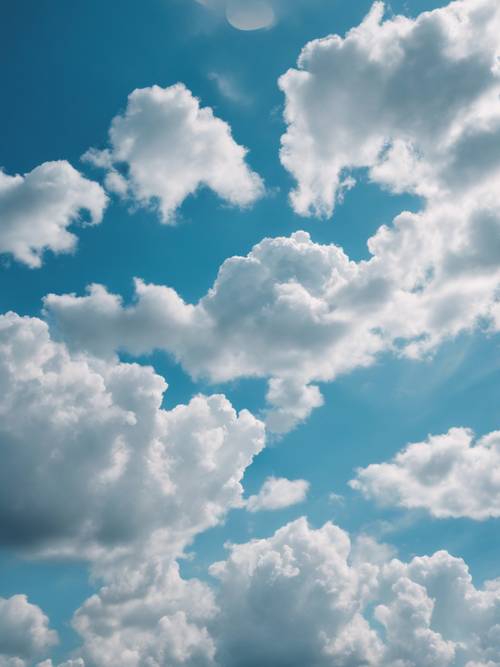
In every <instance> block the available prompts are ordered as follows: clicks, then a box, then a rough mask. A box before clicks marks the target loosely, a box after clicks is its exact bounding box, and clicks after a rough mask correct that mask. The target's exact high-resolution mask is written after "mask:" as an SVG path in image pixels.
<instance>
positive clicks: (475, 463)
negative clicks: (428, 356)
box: [350, 428, 500, 520]
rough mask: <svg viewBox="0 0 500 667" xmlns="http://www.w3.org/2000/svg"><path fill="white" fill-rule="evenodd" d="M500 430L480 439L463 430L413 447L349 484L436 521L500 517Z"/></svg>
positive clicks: (365, 470) (362, 471)
mask: <svg viewBox="0 0 500 667" xmlns="http://www.w3.org/2000/svg"><path fill="white" fill-rule="evenodd" d="M499 471H500V432H499V431H494V432H492V433H489V434H488V435H485V436H484V437H482V438H480V439H479V440H477V441H475V439H474V434H473V433H472V432H471V431H470V430H467V429H464V428H452V429H450V430H449V431H448V433H445V434H444V435H438V436H429V438H428V439H427V440H426V441H425V442H418V443H413V444H410V445H408V447H406V449H404V450H403V451H401V452H399V453H398V454H396V456H395V457H394V458H393V459H392V460H391V461H390V462H389V463H380V464H372V465H369V466H368V467H367V468H361V469H359V470H358V471H357V476H356V479H354V480H352V481H351V482H350V484H351V486H352V487H353V488H354V489H357V490H359V491H361V492H362V493H363V495H364V496H365V497H367V498H370V499H373V500H376V501H377V502H379V503H381V504H383V505H388V506H397V507H405V508H408V509H416V508H419V509H425V510H426V511H428V512H429V513H430V514H432V515H433V516H435V517H439V518H444V517H468V518H471V519H479V520H481V519H488V518H494V517H496V518H498V517H500V472H499Z"/></svg>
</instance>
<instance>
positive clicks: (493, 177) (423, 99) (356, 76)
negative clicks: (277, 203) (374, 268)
mask: <svg viewBox="0 0 500 667" xmlns="http://www.w3.org/2000/svg"><path fill="white" fill-rule="evenodd" d="M383 16H384V3H382V2H375V4H374V5H373V8H372V10H371V12H370V13H369V15H368V16H367V18H366V19H365V20H364V21H363V23H362V24H361V25H360V26H358V27H356V28H353V29H352V30H350V31H349V32H348V33H347V35H346V36H345V38H341V37H339V36H338V35H332V36H329V37H325V38H324V39H318V40H315V41H312V42H310V43H308V44H307V45H306V46H305V47H304V49H303V51H302V53H301V55H300V58H299V61H298V68H297V69H290V70H288V72H286V74H284V75H283V76H282V77H281V79H280V87H281V89H282V90H283V92H284V93H285V97H286V104H285V120H286V122H287V124H288V127H287V131H286V134H285V135H284V136H283V137H282V149H281V161H282V163H283V165H284V166H285V168H286V169H288V171H289V172H290V173H291V174H292V175H293V177H294V178H295V179H296V181H297V188H296V189H295V190H294V191H293V192H292V194H291V202H292V205H293V207H294V209H295V211H296V212H297V213H300V214H302V215H309V214H315V215H321V216H326V217H329V216H331V214H332V212H333V209H334V206H335V202H336V200H338V199H339V198H340V197H341V196H342V191H343V190H344V189H345V188H346V187H350V186H351V185H352V178H351V176H350V172H352V171H353V170H355V169H360V168H366V169H368V170H369V175H370V178H371V179H372V180H373V181H374V182H376V183H379V184H380V185H382V186H384V187H387V188H389V189H390V190H392V191H395V192H413V193H416V194H419V195H422V196H424V197H425V198H427V199H432V200H436V199H438V200H440V199H442V198H448V199H449V198H454V197H456V196H459V197H464V196H465V195H468V196H471V197H472V196H475V197H478V196H480V193H481V192H482V191H485V190H486V191H487V190H490V191H491V189H493V190H495V189H498V184H499V182H500V157H499V155H500V151H499V147H500V103H499V99H498V97H499V92H500V67H499V65H498V53H499V50H500V40H499V37H498V35H499V34H500V8H499V5H498V3H497V2H496V0H458V1H456V2H451V3H450V4H449V5H448V6H446V7H444V8H441V9H437V10H435V11H432V12H424V13H423V14H421V15H420V16H419V17H418V18H416V19H414V20H413V19H409V18H406V17H403V16H396V17H394V18H391V19H389V20H386V21H384V20H383Z"/></svg>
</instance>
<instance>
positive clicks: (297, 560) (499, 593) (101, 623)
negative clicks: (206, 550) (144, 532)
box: [74, 519, 500, 667]
mask: <svg viewBox="0 0 500 667" xmlns="http://www.w3.org/2000/svg"><path fill="white" fill-rule="evenodd" d="M211 573H212V575H213V576H214V577H215V578H216V580H218V583H216V584H214V586H213V589H212V590H211V589H210V588H209V587H208V586H207V585H206V584H203V583H201V582H199V581H196V580H190V581H189V582H185V581H182V580H181V579H180V578H179V573H178V570H177V568H176V567H171V568H168V569H163V570H162V569H158V567H156V568H152V570H151V571H150V572H149V573H148V574H147V576H145V568H144V567H141V568H139V571H138V573H137V576H134V577H132V578H131V583H130V584H127V585H124V581H129V580H128V579H125V580H122V582H121V584H119V583H118V582H116V583H115V584H114V585H111V586H107V587H106V588H104V589H102V590H101V591H100V592H99V593H98V594H97V595H95V596H93V597H92V598H90V599H89V600H88V601H87V602H86V603H85V604H84V605H83V607H82V608H81V609H80V610H79V611H78V612H77V614H76V616H75V619H74V625H75V627H76V628H77V630H78V632H79V633H80V634H81V635H82V638H83V646H82V649H81V651H82V656H83V657H84V659H85V664H86V665H87V666H89V667H90V666H91V667H101V666H102V667H104V666H105V665H106V666H107V667H108V666H109V667H114V666H115V665H116V667H118V666H120V667H124V666H126V667H138V666H139V665H148V666H149V665H151V666H154V667H167V665H181V664H182V665H188V666H193V667H201V666H209V665H211V666H215V665H217V666H220V667H254V666H255V665H273V666H283V667H285V666H286V667H295V666H297V667H303V665H316V666H317V667H323V666H324V667H334V666H335V667H339V666H342V667H361V665H373V666H379V667H403V666H404V667H465V666H467V667H479V666H481V667H493V666H494V665H496V664H498V661H499V660H500V635H499V632H498V628H499V627H500V585H499V582H498V581H492V582H487V583H486V584H485V586H484V587H483V588H476V587H475V586H474V585H473V583H472V579H471V576H470V574H469V571H468V568H467V566H466V564H465V563H464V562H463V561H462V560H460V559H458V558H454V557H452V556H450V555H449V554H448V553H447V552H445V551H441V552H437V553H436V554H434V555H433V556H424V557H416V558H413V559H412V560H411V561H409V562H402V561H400V560H398V559H396V558H393V557H392V555H391V552H390V550H389V549H388V548H386V547H383V546H381V545H377V544H376V543H374V542H373V541H372V540H370V539H369V538H359V539H358V540H355V541H354V542H353V543H351V540H350V538H349V536H348V535H347V534H346V533H345V532H344V531H343V530H341V529H340V528H338V527H336V526H334V525H332V524H330V523H328V524H326V525H325V526H323V527H322V528H320V529H316V530H315V529H312V528H311V527H310V526H308V524H307V522H306V521H305V519H299V520H297V521H295V522H293V523H290V524H288V525H286V526H284V527H283V528H281V529H280V530H278V531H277V532H276V533H275V534H274V535H272V536H271V537H269V538H267V539H261V540H253V541H251V542H248V543H246V544H241V545H233V546H232V547H230V553H229V557H228V559H227V560H226V561H223V562H220V563H216V564H214V565H213V566H212V568H211Z"/></svg>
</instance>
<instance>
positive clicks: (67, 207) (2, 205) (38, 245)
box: [0, 160, 107, 268]
mask: <svg viewBox="0 0 500 667" xmlns="http://www.w3.org/2000/svg"><path fill="white" fill-rule="evenodd" d="M106 203H107V197H106V194H105V193H104V190H103V189H102V188H101V186H100V185H99V184H98V183H94V182H93V181H90V180H88V179H87V178H84V177H83V176H82V175H81V174H80V173H79V172H78V171H77V170H76V169H74V168H73V167H72V166H71V165H70V164H69V162H66V161H65V160H59V161H57V162H44V163H43V164H41V165H39V166H38V167H35V169H33V171H31V172H29V173H28V174H25V175H24V176H20V175H16V176H9V175H8V174H6V173H5V172H3V171H0V253H8V254H10V255H12V256H13V257H14V259H16V260H17V261H18V262H22V263H23V264H26V265H27V266H29V267H30V268H38V267H40V266H41V265H42V257H43V254H44V252H45V251H47V250H51V251H52V252H54V253H64V252H71V251H72V250H74V248H75V246H76V243H77V237H76V236H75V234H73V233H72V232H70V231H69V229H68V228H69V227H70V225H72V224H73V223H78V222H80V223H82V224H92V225H96V224H99V223H100V222H101V220H102V216H103V212H104V209H105V208H106ZM82 212H84V213H86V214H87V218H86V219H85V220H86V221H85V223H83V222H82V220H83V217H82V215H81V214H82Z"/></svg>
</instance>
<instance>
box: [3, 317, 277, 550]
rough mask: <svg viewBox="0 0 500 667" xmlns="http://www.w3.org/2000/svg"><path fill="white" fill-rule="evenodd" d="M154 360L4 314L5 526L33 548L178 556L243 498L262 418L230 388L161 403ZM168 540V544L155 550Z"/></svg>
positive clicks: (14, 539)
mask: <svg viewBox="0 0 500 667" xmlns="http://www.w3.org/2000/svg"><path fill="white" fill-rule="evenodd" d="M166 387H167V385H166V383H165V381H164V380H163V378H162V377H160V376H158V375H156V374H155V373H154V371H153V369H152V368H149V367H145V366H140V365H137V364H125V363H120V362H116V361H111V362H103V361H99V360H96V359H93V358H92V357H90V356H89V355H85V354H83V355H82V354H80V355H72V354H70V353H69V352H68V350H67V349H66V347H65V346H64V345H63V344H60V343H57V342H54V341H53V340H52V339H51V337H50V334H49V331H48V328H47V325H46V324H45V323H44V322H42V321H41V320H39V319H36V318H21V317H19V316H18V315H16V314H15V313H8V314H7V315H2V316H0V423H1V426H0V441H1V443H2V466H1V469H0V535H1V541H2V542H3V544H4V545H10V546H14V547H16V548H19V549H24V550H28V551H31V552H33V551H34V552H45V553H67V554H70V555H71V554H78V556H79V557H82V556H83V557H85V556H87V557H89V558H97V557H99V558H100V559H101V561H102V562H103V555H104V554H108V556H109V554H115V555H116V554H123V553H127V552H128V551H129V550H132V551H134V553H135V552H136V551H137V549H138V548H139V547H138V545H141V544H142V543H149V542H150V540H151V539H153V540H154V541H155V543H157V544H158V545H160V544H162V545H163V547H162V548H163V551H164V553H165V554H167V553H181V552H182V550H183V549H184V547H185V545H186V544H187V543H188V542H189V541H190V540H191V539H192V538H193V537H194V535H195V534H197V533H198V532H200V531H202V530H205V529H207V528H208V527H210V526H213V525H216V524H217V523H218V522H219V521H220V520H221V519H222V518H223V516H224V515H225V513H226V512H227V511H228V510H229V509H230V508H231V507H239V506H242V504H243V500H242V494H243V489H242V486H241V483H240V482H241V479H242V477H243V474H244V471H245V469H246V467H247V466H248V465H249V464H250V463H251V461H252V458H253V456H254V455H255V454H257V453H258V452H259V451H260V450H261V449H262V447H263V446H264V429H263V424H262V423H261V422H259V421H258V420H256V419H255V418H254V417H253V416H252V415H251V414H250V413H249V412H248V411H246V410H243V411H241V412H240V413H239V414H237V413H236V411H235V410H234V409H233V408H232V406H231V404H230V403H229V401H228V400H227V399H226V398H225V397H224V396H222V395H213V396H202V395H199V396H196V397H194V398H193V399H192V400H191V401H190V402H189V404H187V405H179V406H177V407H175V408H174V409H173V410H164V409H162V408H161V403H162V399H163V393H164V391H165V389H166ZM158 548H159V547H158Z"/></svg>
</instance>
